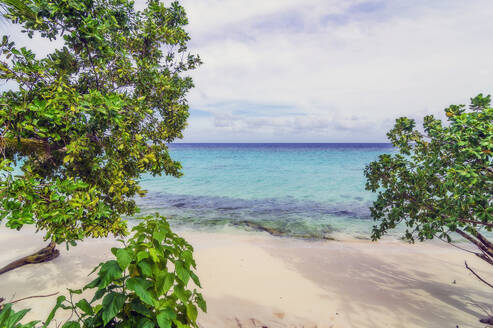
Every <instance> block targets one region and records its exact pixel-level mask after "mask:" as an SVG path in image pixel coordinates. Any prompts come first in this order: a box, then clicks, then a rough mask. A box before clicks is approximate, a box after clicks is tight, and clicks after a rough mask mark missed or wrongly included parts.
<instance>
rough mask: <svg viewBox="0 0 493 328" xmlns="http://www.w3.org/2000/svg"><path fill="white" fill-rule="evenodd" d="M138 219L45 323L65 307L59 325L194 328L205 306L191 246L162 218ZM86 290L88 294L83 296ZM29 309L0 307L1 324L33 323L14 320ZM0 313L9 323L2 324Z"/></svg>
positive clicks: (73, 327) (60, 297) (45, 325)
mask: <svg viewBox="0 0 493 328" xmlns="http://www.w3.org/2000/svg"><path fill="white" fill-rule="evenodd" d="M140 220H142V222H141V223H140V224H138V225H137V226H135V227H134V228H133V229H132V231H133V235H132V237H131V238H128V239H126V240H123V239H122V240H120V242H121V243H122V247H119V248H116V247H115V248H112V250H111V252H112V253H113V256H114V257H113V259H111V260H108V261H105V262H102V263H100V264H99V265H98V266H97V267H96V268H94V270H93V271H92V273H95V272H96V278H95V279H94V280H92V281H91V282H90V283H89V284H87V285H86V286H85V287H84V288H82V289H74V290H72V289H69V295H68V297H66V296H59V297H58V298H57V300H56V305H55V306H54V308H53V309H52V311H51V312H50V314H49V315H48V317H47V319H46V320H45V321H44V323H43V327H48V326H49V325H50V324H51V323H52V322H53V320H54V318H55V314H56V313H57V312H58V311H60V310H65V311H69V312H70V318H71V319H69V320H68V321H66V322H65V323H64V324H63V325H62V327H72V328H75V327H78V328H80V327H84V328H100V327H128V328H131V327H148V328H154V327H159V328H171V327H174V328H182V327H197V316H198V311H199V309H200V310H202V311H204V312H205V311H207V305H206V303H205V301H204V299H203V297H202V294H200V293H199V292H198V291H197V290H196V288H194V289H193V290H192V289H191V287H192V286H195V287H199V288H201V285H200V280H199V278H198V277H197V275H196V274H195V272H194V271H195V269H196V263H195V260H194V258H193V247H192V246H191V245H190V244H189V243H187V242H186V241H185V240H184V239H183V238H181V237H179V236H178V235H176V234H175V233H173V232H172V231H171V229H170V227H169V224H168V222H167V221H166V219H165V218H163V217H160V216H158V215H156V216H155V217H144V218H141V219H140ZM88 294H89V295H91V298H89V299H87V298H84V297H83V295H88ZM27 311H28V310H23V311H20V312H15V311H13V310H12V308H11V304H7V305H6V306H5V307H4V309H2V311H1V312H0V327H2V328H4V327H9V328H10V327H12V328H13V327H16V328H17V327H19V328H23V327H33V326H34V325H35V324H37V323H38V322H39V321H38V322H32V323H29V324H26V325H16V324H17V323H18V322H19V321H20V320H21V319H22V317H23V316H24V315H25V314H26V313H27ZM2 316H3V317H2ZM2 318H10V319H8V320H9V321H8V322H12V323H13V324H12V325H7V326H3V325H2V323H3V321H2ZM5 320H7V319H5ZM5 322H7V321H5Z"/></svg>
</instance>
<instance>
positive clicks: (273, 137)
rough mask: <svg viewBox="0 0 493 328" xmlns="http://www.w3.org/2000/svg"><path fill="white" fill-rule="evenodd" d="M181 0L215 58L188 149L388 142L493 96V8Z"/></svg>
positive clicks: (198, 78)
mask: <svg viewBox="0 0 493 328" xmlns="http://www.w3.org/2000/svg"><path fill="white" fill-rule="evenodd" d="M143 3H144V1H143V0H138V1H137V6H139V7H142V6H143ZM182 3H183V5H184V6H185V8H186V10H187V13H188V16H189V21H190V25H189V26H188V30H189V31H190V34H191V37H192V41H191V50H192V51H193V52H197V53H199V54H200V55H201V57H202V58H203V60H204V65H203V66H201V67H200V68H199V69H198V70H197V71H195V72H193V73H191V75H192V77H193V78H194V81H195V85H196V88H195V89H193V90H192V91H191V93H190V95H189V100H190V105H191V109H192V110H191V116H190V119H189V126H188V128H187V130H186V131H185V139H184V141H190V142H198V141H203V142H207V141H218V142H219V141H265V142H269V141H291V142H292V141H314V142H342V141H348V142H350V141H355V142H364V141H368V142H370V141H381V142H383V141H385V140H386V137H385V133H386V130H388V129H389V128H390V127H391V125H392V122H393V121H394V120H395V118H397V117H399V116H411V117H416V118H420V117H422V116H424V115H426V114H430V113H432V114H436V115H441V114H440V113H441V112H442V109H443V108H445V107H446V106H448V105H450V104H452V103H467V101H468V99H469V97H472V96H474V95H475V94H477V93H479V92H483V93H491V91H492V88H491V86H492V83H491V76H493V65H491V58H490V57H491V53H492V51H493V44H491V42H489V40H490V36H491V34H492V33H493V20H491V19H490V12H491V11H492V10H493V2H492V1H491V0H475V1H468V2H465V1H461V0H435V1H428V0H415V1H407V0H304V1H299V0H269V1H265V0H249V1H244V0H183V1H182ZM2 29H4V27H3V26H2ZM12 31H13V30H12ZM12 31H11V29H10V27H9V28H8V31H4V32H12ZM12 33H13V34H14V36H15V37H16V38H19V40H20V42H21V43H23V44H25V45H30V46H31V47H34V48H35V49H36V51H37V52H38V53H46V52H48V51H49V50H50V47H47V46H46V43H45V42H44V41H43V40H40V39H39V38H35V39H34V40H31V41H30V40H28V39H26V38H20V37H19V34H20V33H19V32H18V31H17V30H16V31H13V32H12Z"/></svg>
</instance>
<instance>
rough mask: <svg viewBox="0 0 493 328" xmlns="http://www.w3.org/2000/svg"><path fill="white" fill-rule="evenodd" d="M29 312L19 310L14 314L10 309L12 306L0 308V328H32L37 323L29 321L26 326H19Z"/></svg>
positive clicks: (7, 305)
mask: <svg viewBox="0 0 493 328" xmlns="http://www.w3.org/2000/svg"><path fill="white" fill-rule="evenodd" d="M27 312H29V310H21V311H19V312H15V311H14V310H13V309H12V304H6V305H5V306H4V307H0V328H32V327H34V326H35V325H36V324H37V323H38V322H39V321H31V322H29V323H27V324H21V323H20V321H21V320H22V318H24V316H25V315H26V313H27Z"/></svg>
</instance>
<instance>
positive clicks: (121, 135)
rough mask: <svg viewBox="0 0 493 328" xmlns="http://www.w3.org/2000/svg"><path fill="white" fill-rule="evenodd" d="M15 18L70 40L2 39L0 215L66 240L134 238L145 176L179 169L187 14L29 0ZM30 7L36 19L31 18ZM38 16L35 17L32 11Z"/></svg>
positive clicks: (116, 3)
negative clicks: (57, 43) (175, 149)
mask: <svg viewBox="0 0 493 328" xmlns="http://www.w3.org/2000/svg"><path fill="white" fill-rule="evenodd" d="M23 3H24V5H25V6H27V7H28V9H29V10H25V9H26V8H25V7H18V6H11V7H9V13H8V14H7V17H8V18H9V19H11V20H12V21H13V22H14V23H18V24H21V25H22V27H23V28H24V32H25V33H27V34H28V35H29V36H33V35H35V34H39V35H41V36H42V37H43V38H45V39H46V41H47V42H50V41H52V40H54V39H56V38H63V40H64V43H63V47H61V48H59V49H56V50H54V51H53V52H52V53H50V54H49V55H48V56H46V57H45V58H37V57H36V56H35V54H34V53H33V51H31V50H29V49H26V48H21V49H18V48H16V47H15V44H14V42H11V41H10V40H9V38H8V37H7V36H4V37H3V39H2V40H1V43H0V80H2V81H11V82H10V83H14V84H15V85H16V87H15V88H14V89H12V90H9V91H6V92H2V93H1V94H0V221H1V220H4V221H6V222H5V223H6V225H7V226H9V227H11V228H14V229H20V228H21V227H22V226H23V225H25V224H35V225H36V227H37V228H38V229H41V230H45V231H46V238H47V239H48V238H51V239H52V240H54V241H56V242H63V241H75V240H80V239H83V238H84V237H87V236H90V237H101V236H106V235H108V234H109V233H113V234H115V235H122V234H125V233H126V225H125V222H124V221H123V220H122V216H123V215H133V214H135V213H136V212H137V210H138V209H137V206H136V204H135V201H134V196H136V195H141V196H142V195H144V194H145V191H144V190H142V188H141V187H140V186H139V183H138V181H139V177H140V176H141V175H142V174H143V173H150V174H152V175H160V174H162V173H165V174H168V175H172V176H179V175H180V164H179V163H178V162H176V161H174V160H172V159H171V158H170V155H169V153H168V149H167V143H169V142H172V141H173V140H174V139H175V138H181V137H182V130H183V129H184V127H185V125H186V119H187V117H188V115H189V114H188V106H187V100H186V98H185V96H186V94H187V92H188V91H189V90H190V88H192V87H193V83H192V80H191V78H190V77H188V76H186V75H185V74H186V72H187V71H189V70H192V69H195V68H196V67H197V66H198V65H199V64H200V58H199V57H198V56H196V55H192V54H189V53H188V51H187V42H188V41H189V39H190V38H189V36H188V34H187V32H186V31H185V30H184V26H185V25H186V24H187V18H186V15H185V11H184V9H183V8H182V7H181V6H180V5H179V4H178V3H177V2H173V3H171V5H170V6H169V7H166V6H165V5H163V4H162V3H160V2H159V1H157V0H150V1H148V2H147V6H146V8H145V9H144V10H142V11H137V10H135V9H134V7H133V2H132V1H129V0H82V1H80V0H29V1H23ZM26 12H28V13H31V14H26ZM32 13H34V15H32Z"/></svg>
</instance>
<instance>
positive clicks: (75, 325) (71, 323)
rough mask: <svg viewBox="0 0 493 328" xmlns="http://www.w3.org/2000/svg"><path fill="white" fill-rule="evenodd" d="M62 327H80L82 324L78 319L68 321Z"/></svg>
mask: <svg viewBox="0 0 493 328" xmlns="http://www.w3.org/2000/svg"><path fill="white" fill-rule="evenodd" d="M62 328H80V324H79V323H78V322H76V321H67V322H65V323H64V324H63V326H62Z"/></svg>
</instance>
